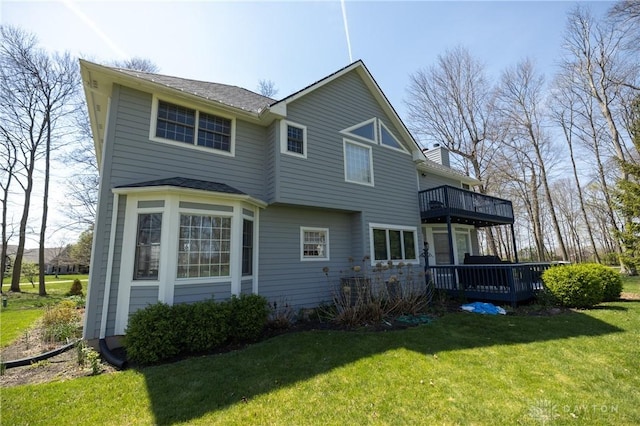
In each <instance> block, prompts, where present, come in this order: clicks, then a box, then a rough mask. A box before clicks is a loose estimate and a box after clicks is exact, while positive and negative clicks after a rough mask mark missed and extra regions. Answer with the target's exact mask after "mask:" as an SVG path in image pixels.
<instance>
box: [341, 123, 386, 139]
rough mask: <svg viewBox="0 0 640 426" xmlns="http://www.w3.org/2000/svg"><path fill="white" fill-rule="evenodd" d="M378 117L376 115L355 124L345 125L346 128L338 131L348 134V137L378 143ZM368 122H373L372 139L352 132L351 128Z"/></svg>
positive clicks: (362, 125) (356, 127)
mask: <svg viewBox="0 0 640 426" xmlns="http://www.w3.org/2000/svg"><path fill="white" fill-rule="evenodd" d="M377 121H378V119H377V118H376V117H373V118H370V119H369V120H366V121H363V122H361V123H358V124H355V125H353V126H351V127H347V128H346V129H343V130H341V131H340V133H342V134H344V135H346V136H348V137H349V138H355V139H357V140H360V141H366V142H369V143H374V144H377V143H378V135H379V133H378V124H377ZM369 123H373V139H369V138H365V137H364V136H360V135H357V134H355V133H352V131H353V130H355V129H358V128H360V127H364V126H366V125H367V124H369Z"/></svg>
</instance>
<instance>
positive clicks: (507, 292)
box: [427, 263, 552, 306]
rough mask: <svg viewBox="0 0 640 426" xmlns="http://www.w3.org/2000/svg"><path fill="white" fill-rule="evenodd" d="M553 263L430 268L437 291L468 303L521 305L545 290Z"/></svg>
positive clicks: (429, 276) (430, 276) (428, 270)
mask: <svg viewBox="0 0 640 426" xmlns="http://www.w3.org/2000/svg"><path fill="white" fill-rule="evenodd" d="M551 266H552V264H551V263H517V264H492V265H440V266H429V267H427V274H428V278H427V279H429V278H430V279H431V280H432V281H433V283H434V286H435V288H436V290H442V291H445V292H446V293H447V294H449V295H450V296H454V297H464V298H466V299H468V300H486V301H499V302H509V303H511V305H512V306H516V305H517V304H518V303H519V302H523V301H525V300H529V299H531V298H533V297H534V295H535V292H536V291H537V290H541V289H542V288H543V285H542V273H543V272H544V271H545V270H547V269H549V267H551Z"/></svg>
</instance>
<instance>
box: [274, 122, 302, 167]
mask: <svg viewBox="0 0 640 426" xmlns="http://www.w3.org/2000/svg"><path fill="white" fill-rule="evenodd" d="M289 126H291V127H296V128H298V129H302V154H300V153H299V152H293V151H289V143H288V142H289ZM280 152H281V153H282V154H287V155H291V156H293V157H299V158H307V126H304V125H302V124H298V123H294V122H293V121H287V120H282V121H280Z"/></svg>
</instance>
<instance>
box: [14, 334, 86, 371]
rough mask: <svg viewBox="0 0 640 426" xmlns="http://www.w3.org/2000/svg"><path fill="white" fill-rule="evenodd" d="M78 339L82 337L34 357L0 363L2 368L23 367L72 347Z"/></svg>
mask: <svg viewBox="0 0 640 426" xmlns="http://www.w3.org/2000/svg"><path fill="white" fill-rule="evenodd" d="M80 340H82V339H78V340H76V341H75V342H71V343H67V344H66V345H64V346H61V347H59V348H57V349H54V350H52V351H49V352H45V353H43V354H40V355H36V356H34V357H30V358H21V359H16V360H13V361H6V362H3V363H2V367H3V368H14V367H24V366H25V365H31V364H33V363H35V362H38V361H43V360H45V359H48V358H51V357H54V356H56V355H60V354H61V353H63V352H66V351H68V350H69V349H71V348H73V347H74V346H75V345H77V344H78V342H80Z"/></svg>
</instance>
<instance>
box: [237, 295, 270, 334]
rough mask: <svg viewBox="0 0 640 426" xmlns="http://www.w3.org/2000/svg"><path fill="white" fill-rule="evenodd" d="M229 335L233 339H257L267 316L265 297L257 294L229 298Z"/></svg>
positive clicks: (267, 307)
mask: <svg viewBox="0 0 640 426" xmlns="http://www.w3.org/2000/svg"><path fill="white" fill-rule="evenodd" d="M229 306H230V313H229V327H230V335H231V338H232V339H234V340H255V339H257V338H258V337H259V336H260V334H261V333H262V331H263V330H264V328H265V326H266V325H267V320H268V318H269V303H268V302H267V299H265V298H264V297H262V296H259V295H257V294H251V295H247V294H243V295H241V296H240V297H237V296H232V297H231V300H229Z"/></svg>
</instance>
